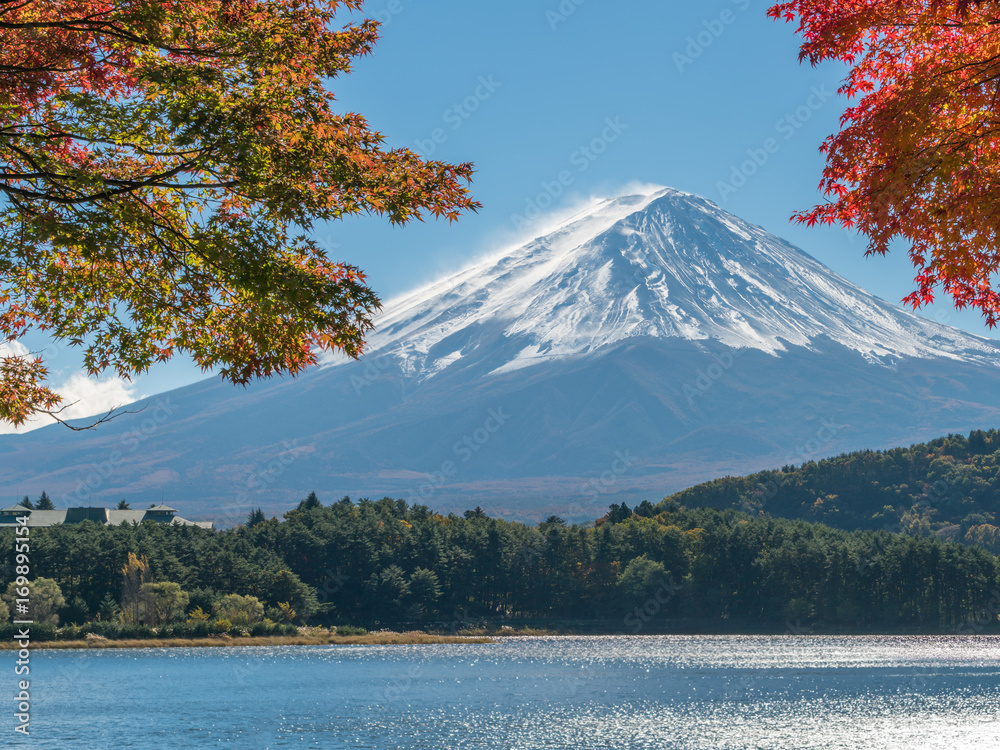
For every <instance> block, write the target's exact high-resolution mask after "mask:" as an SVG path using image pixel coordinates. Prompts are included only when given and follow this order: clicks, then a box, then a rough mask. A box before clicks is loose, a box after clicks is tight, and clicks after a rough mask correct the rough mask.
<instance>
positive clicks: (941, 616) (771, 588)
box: [2, 495, 1000, 633]
mask: <svg viewBox="0 0 1000 750" xmlns="http://www.w3.org/2000/svg"><path fill="white" fill-rule="evenodd" d="M2 535H3V540H2V547H3V548H4V549H8V550H11V549H13V538H12V535H13V531H12V530H4V531H3V532H2ZM31 540H32V553H31V558H32V570H33V574H34V575H36V576H44V577H47V578H51V579H53V580H55V581H56V582H57V583H58V585H59V587H60V589H61V591H62V594H63V596H64V598H65V606H64V607H63V608H62V610H61V611H60V617H61V621H62V622H63V623H78V624H79V623H83V622H86V621H92V620H95V619H100V620H104V621H107V620H110V619H113V618H115V617H116V616H120V611H119V610H118V608H119V607H120V602H121V596H122V586H123V580H122V567H123V565H125V564H126V562H127V561H128V559H129V554H130V553H131V554H133V555H138V556H145V557H146V558H148V561H149V568H150V573H151V580H152V581H153V582H166V581H169V582H172V583H176V584H179V586H180V587H181V589H182V590H183V591H184V592H185V593H186V594H187V596H188V607H187V609H188V611H191V610H194V608H196V607H198V608H200V610H202V611H204V612H210V611H212V608H213V606H215V605H217V602H218V600H219V599H220V597H222V596H223V595H227V594H240V595H244V596H252V597H257V598H258V599H259V600H260V601H261V603H262V604H263V606H264V607H266V608H267V610H266V611H267V612H269V613H270V614H269V617H274V618H278V617H279V616H280V615H281V613H282V610H279V607H282V606H283V607H284V609H283V611H284V612H286V613H287V612H288V611H289V609H290V610H293V611H294V612H295V619H296V621H297V622H303V621H304V622H310V623H316V624H328V625H329V624H352V625H357V626H364V627H368V628H374V627H395V626H398V625H406V626H411V627H412V626H417V627H423V628H425V629H431V630H435V629H437V630H448V631H457V630H462V629H466V628H469V627H474V626H475V625H476V624H477V623H482V622H489V623H492V624H501V623H511V624H515V625H516V624H525V623H528V624H536V625H537V624H541V623H551V624H556V625H558V624H559V623H563V622H568V621H580V620H588V621H592V622H600V623H601V625H600V628H601V629H603V630H606V631H611V632H624V633H630V632H656V631H658V630H670V629H675V630H684V629H696V630H702V631H712V630H730V631H731V630H739V629H742V628H747V629H771V630H777V631H778V632H782V631H783V630H785V629H787V628H789V627H792V626H794V627H796V628H798V627H802V628H806V629H807V628H816V629H824V628H825V629H831V630H833V629H838V630H850V629H857V630H873V629H874V630H878V629H894V630H906V629H912V630H917V629H924V630H939V631H940V630H944V631H953V632H980V631H982V630H983V629H984V628H987V627H988V628H995V627H996V620H997V611H998V595H1000V594H998V592H1000V561H998V559H997V558H996V557H995V556H993V555H991V554H989V553H988V552H986V551H985V550H983V549H980V548H978V547H973V546H968V545H961V544H956V543H951V542H946V541H943V540H940V539H938V538H935V537H933V536H930V537H915V536H909V535H904V534H893V533H889V532H886V531H880V530H870V531H857V532H848V531H844V530H839V529H834V528H831V527H829V526H825V525H820V524H815V523H807V522H805V521H801V520H788V519H780V518H770V517H759V516H754V515H750V514H746V513H742V512H739V511H736V510H734V509H726V510H714V509H704V508H702V509H685V508H683V507H681V506H679V505H678V504H676V503H675V502H673V501H667V502H665V503H662V504H661V505H659V506H656V507H654V506H653V505H652V504H650V503H648V502H646V503H643V504H641V505H640V506H638V507H637V508H635V509H634V510H633V509H630V508H628V507H627V506H613V507H612V509H611V512H610V513H609V514H608V515H607V516H605V517H604V518H602V519H600V520H598V521H597V522H596V524H588V525H568V524H566V523H564V522H563V521H562V520H561V519H559V518H556V517H551V518H549V519H548V520H547V521H546V522H544V523H542V524H539V525H537V526H528V525H525V524H521V523H516V522H508V521H503V520H500V519H496V518H490V517H488V516H487V515H486V514H485V513H483V512H482V511H481V510H480V509H476V510H472V511H467V512H466V513H465V514H463V515H455V514H450V515H447V516H444V515H440V514H437V513H435V512H433V511H432V510H430V509H429V508H427V507H424V506H420V505H417V506H409V505H407V503H406V502H404V501H402V500H392V499H388V498H386V499H382V500H378V501H371V500H367V499H365V500H361V501H359V502H353V501H351V500H350V499H349V498H343V499H341V500H339V501H336V502H333V503H332V504H329V505H324V504H322V503H321V502H320V500H319V499H318V498H316V496H315V495H310V497H309V498H307V499H306V500H304V501H303V502H302V503H300V504H299V506H298V508H296V509H294V510H292V511H290V512H288V513H285V514H284V518H283V519H280V520H279V519H276V518H271V519H267V518H265V517H264V515H263V514H262V513H259V512H254V513H252V514H251V517H250V518H249V519H248V521H247V523H246V524H244V525H241V526H239V527H237V528H235V529H230V530H225V531H211V530H206V529H201V528H195V527H190V526H169V525H159V524H152V523H148V524H143V525H140V526H135V525H133V526H124V525H123V526H119V527H106V526H99V525H96V524H93V523H90V522H84V523H80V524H73V525H63V526H55V527H52V528H48V529H33V530H32V534H31ZM4 576H5V580H4V581H3V587H5V586H6V583H7V581H9V580H10V579H11V578H12V575H11V569H10V568H9V567H8V568H6V569H5V570H4ZM185 616H188V615H187V614H186V613H178V617H179V618H183V617H185Z"/></svg>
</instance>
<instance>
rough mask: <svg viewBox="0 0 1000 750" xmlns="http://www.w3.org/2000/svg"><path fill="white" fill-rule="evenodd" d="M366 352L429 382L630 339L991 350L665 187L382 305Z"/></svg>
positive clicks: (593, 210) (966, 354) (957, 353)
mask: <svg viewBox="0 0 1000 750" xmlns="http://www.w3.org/2000/svg"><path fill="white" fill-rule="evenodd" d="M385 309H386V312H385V313H384V314H383V315H382V316H380V318H379V319H378V320H377V322H376V331H375V333H374V334H373V335H372V336H371V337H370V339H369V348H368V356H369V357H381V356H392V357H394V358H398V359H399V361H400V364H401V366H402V367H403V370H404V372H408V373H410V374H412V375H416V376H418V377H419V378H426V377H432V376H433V375H435V374H436V373H438V372H441V371H443V370H445V369H447V368H450V367H453V366H455V365H456V363H459V362H461V361H463V360H464V361H466V363H468V361H469V360H470V359H473V360H477V361H478V360H479V359H481V357H475V356H472V355H474V354H475V353H476V352H479V354H480V355H483V356H488V360H489V364H490V367H489V369H488V370H487V372H490V373H501V372H508V371H511V370H516V369H519V368H522V367H528V366H531V365H533V364H537V363H540V362H543V361H548V360H552V359H560V358H566V357H578V356H585V355H588V354H590V353H593V352H595V351H597V350H599V349H602V348H604V347H606V346H609V345H612V344H616V343H619V342H621V341H623V340H625V339H631V338H636V337H652V338H657V339H671V338H679V339H686V340H692V341H707V340H716V341H718V342H720V343H722V344H725V345H727V346H730V347H733V348H739V349H743V348H753V349H758V350H762V351H765V352H768V353H770V354H773V355H780V354H781V353H782V352H784V351H786V350H787V349H788V347H790V346H801V347H807V348H812V347H815V346H816V345H817V342H818V341H819V340H820V339H823V338H825V339H830V340H832V341H835V342H836V343H838V344H841V345H843V346H845V347H847V348H849V349H853V350H855V351H857V352H859V353H860V354H862V355H863V356H864V357H866V358H868V359H870V360H872V361H876V362H880V363H891V362H894V361H895V360H897V359H898V358H901V357H918V358H922V357H947V358H954V359H963V360H967V361H970V360H972V361H978V360H980V359H982V360H984V361H985V360H989V361H991V362H995V359H994V358H995V356H996V346H995V344H994V342H991V341H988V340H986V339H982V338H979V337H976V336H973V335H970V334H966V333H963V332H961V331H957V330H955V329H952V328H948V327H946V326H942V325H939V324H937V323H934V322H932V321H929V320H927V319H925V318H922V317H919V316H917V315H913V314H911V313H908V312H906V311H903V310H901V309H899V308H897V307H895V306H893V305H891V304H889V303H887V302H885V301H883V300H880V299H877V298H876V297H874V296H872V295H871V294H869V293H868V292H866V291H864V290H863V289H861V288H860V287H858V286H856V285H855V284H852V283H851V282H849V281H847V280H846V279H844V278H843V277H841V276H838V275H837V274H835V273H834V272H833V271H831V270H830V269H828V268H826V267H825V266H823V265H822V264H821V263H819V262H817V261H816V260H814V259H813V258H811V257H810V256H809V255H807V254H806V253H804V252H802V251H801V250H799V249H797V248H795V247H793V246H792V245H790V244H788V243H787V242H785V241H783V240H781V239H780V238H778V237H775V236H774V235H772V234H770V233H768V232H766V231H764V230H763V229H761V228H760V227H757V226H754V225H752V224H749V223H747V222H745V221H743V220H741V219H739V218H737V217H735V216H733V215H732V214H729V213H727V212H726V211H724V210H722V209H721V208H719V207H718V206H717V205H715V204H713V203H711V202H710V201H707V200H705V199H704V198H700V197H698V196H694V195H691V194H687V193H682V192H679V191H677V190H673V189H671V188H663V189H660V190H655V191H652V192H649V193H647V194H638V195H626V196H621V197H618V198H613V199H609V200H605V201H601V202H598V203H596V204H595V205H593V206H591V207H589V208H588V209H587V210H585V211H583V212H581V213H579V214H577V215H575V216H573V217H571V218H569V219H567V220H566V221H564V222H562V223H561V224H560V225H559V226H557V227H555V228H554V229H552V230H550V231H548V232H546V233H545V234H543V235H541V236H538V237H536V238H535V239H533V240H531V241H529V242H526V243H524V244H523V245H521V246H519V247H515V248H512V249H509V250H506V251H504V252H502V253H499V254H497V255H495V256H492V257H489V258H486V259H484V260H481V261H479V262H477V263H475V264H474V265H472V266H470V267H468V268H466V269H464V270H462V271H460V272H458V273H455V274H453V275H451V276H448V277H445V278H443V279H441V280H439V281H437V282H434V283H432V284H429V285H427V286H425V287H423V288H422V289H419V290H417V291H415V292H413V293H411V294H409V295H406V296H404V297H401V298H397V299H395V300H392V301H390V302H389V303H387V304H386V308H385Z"/></svg>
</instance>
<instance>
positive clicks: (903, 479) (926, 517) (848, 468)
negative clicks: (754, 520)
mask: <svg viewBox="0 0 1000 750" xmlns="http://www.w3.org/2000/svg"><path fill="white" fill-rule="evenodd" d="M667 502H674V503H680V504H683V505H685V506H687V507H691V508H703V507H709V508H736V509H739V510H743V511H746V512H747V513H750V514H752V515H768V516H781V517H783V518H797V519H802V520H806V521H818V522H821V523H824V524H828V525H830V526H835V527H837V528H841V529H849V530H853V529H884V530H887V531H894V532H901V533H906V534H911V535H914V536H925V537H926V536H931V535H934V536H937V537H939V538H941V539H949V540H955V541H961V542H964V543H966V544H974V545H977V546H980V547H983V548H985V549H987V550H989V551H991V552H992V553H993V554H995V555H1000V528H998V526H997V512H998V509H1000V432H998V431H996V430H989V431H983V430H975V431H973V432H971V433H970V434H969V436H968V437H964V436H962V435H949V436H948V437H944V438H939V439H937V440H932V441H930V442H928V443H921V444H919V445H913V446H910V447H909V448H894V449H892V450H886V451H857V452H855V453H847V454H844V455H841V456H837V457H835V458H830V459H825V460H823V461H809V462H808V463H805V464H802V465H801V466H785V467H783V468H782V469H781V470H780V471H779V470H775V471H762V472H759V473H757V474H750V475H748V476H745V477H725V478H723V479H716V480H714V481H711V482H706V483H705V484H700V485H697V486H696V487H691V488H690V489H687V490H684V491H682V492H678V493H676V494H674V495H672V496H670V497H669V498H667Z"/></svg>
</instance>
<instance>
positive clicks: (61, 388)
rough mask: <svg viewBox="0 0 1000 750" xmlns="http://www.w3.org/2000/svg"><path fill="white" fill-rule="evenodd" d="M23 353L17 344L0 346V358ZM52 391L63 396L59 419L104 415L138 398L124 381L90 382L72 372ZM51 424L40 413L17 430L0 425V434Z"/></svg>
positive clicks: (116, 379) (7, 425)
mask: <svg viewBox="0 0 1000 750" xmlns="http://www.w3.org/2000/svg"><path fill="white" fill-rule="evenodd" d="M25 354H28V349H27V348H26V347H25V346H24V345H23V344H21V343H20V342H17V341H13V342H9V343H7V344H0V356H8V357H9V356H11V355H13V356H15V357H21V356H24V355H25ZM53 390H55V392H56V393H58V394H59V395H60V396H62V397H63V400H62V404H63V405H64V406H65V407H66V408H65V409H63V411H61V412H60V413H59V417H60V418H61V419H79V418H82V417H90V416H94V415H104V414H106V413H107V412H108V410H109V409H112V408H114V407H116V406H125V405H126V404H130V403H132V402H133V401H136V400H137V399H138V398H141V397H140V396H138V395H137V394H136V392H135V386H134V385H133V384H131V383H129V382H128V381H127V380H123V379H122V378H119V377H110V378H97V379H94V378H89V377H87V375H86V374H85V373H82V372H77V373H74V374H73V375H71V376H70V377H69V378H68V379H67V380H66V381H64V382H63V383H62V384H61V385H58V386H56V387H55V388H54V389H53ZM54 421H55V420H53V419H52V418H51V417H49V416H48V415H46V414H41V415H38V416H35V417H32V418H31V419H29V420H28V421H27V422H26V423H25V424H23V425H21V426H20V427H14V426H13V425H11V424H8V423H4V422H0V434H8V433H14V432H17V433H21V432H29V431H31V430H36V429H38V428H39V427H45V426H47V425H50V424H53V423H54Z"/></svg>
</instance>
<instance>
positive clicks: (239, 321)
mask: <svg viewBox="0 0 1000 750" xmlns="http://www.w3.org/2000/svg"><path fill="white" fill-rule="evenodd" d="M360 5H361V3H360V1H359V0H114V2H100V1H95V0H58V1H57V0H0V420H6V421H10V422H13V423H15V424H18V423H21V422H23V421H24V420H25V419H26V418H27V417H28V416H30V415H31V414H32V413H34V412H37V411H40V410H52V409H54V407H56V406H57V404H58V403H59V395H58V394H57V393H55V392H53V391H52V390H50V388H49V387H48V386H47V385H46V383H45V379H46V376H47V371H46V367H45V363H44V362H42V361H41V360H40V359H38V358H35V357H33V356H14V353H13V351H14V350H13V349H12V348H11V346H10V344H11V342H13V341H14V340H15V339H17V338H18V337H21V336H23V335H24V334H25V333H27V332H28V331H30V330H32V329H34V330H40V331H45V332H47V334H48V335H50V336H53V337H55V338H56V339H58V340H62V341H65V342H69V343H72V344H74V345H76V346H79V347H82V350H83V353H84V358H85V363H86V366H87V368H88V370H89V371H90V372H91V374H97V373H101V372H104V371H112V372H115V373H117V374H118V375H121V376H123V377H128V376H130V375H133V374H135V373H137V372H142V371H143V370H144V369H146V368H147V367H148V366H150V365H151V364H153V363H155V362H158V361H163V360H166V359H168V358H169V357H171V356H172V355H173V354H175V353H178V352H184V353H187V354H189V355H191V356H192V357H193V359H194V360H195V361H196V362H197V363H198V364H199V365H201V366H202V367H204V368H218V369H219V370H220V372H221V373H222V374H223V375H224V376H225V377H227V378H228V379H229V380H231V381H233V382H236V383H245V382H247V381H249V380H250V379H252V378H255V377H265V376H268V375H272V374H276V373H295V372H298V371H300V370H302V369H303V368H304V367H306V366H308V365H309V364H311V363H313V362H315V360H316V357H317V354H318V352H320V351H322V350H324V349H337V350H340V351H343V352H346V353H347V354H349V355H357V354H358V353H359V352H360V350H361V347H362V345H363V340H364V334H365V332H366V331H367V330H368V329H369V328H370V326H371V316H372V315H373V314H374V313H375V312H376V311H377V309H378V299H377V297H376V296H375V294H374V293H373V292H372V291H371V289H369V288H368V286H367V285H366V283H365V280H364V277H363V275H362V274H361V272H360V271H359V270H358V269H357V268H355V267H352V266H350V265H346V264H343V263H338V262H335V261H334V260H332V259H330V258H328V257H327V255H326V253H325V252H324V250H323V249H322V248H321V247H320V246H319V245H318V244H317V243H316V242H315V241H313V240H311V239H310V238H309V236H308V235H309V230H310V229H311V228H312V227H313V226H314V224H315V222H317V221H322V220H330V219H337V218H340V217H342V216H344V215H347V214H356V213H361V212H367V213H375V214H379V215H383V216H385V217H387V218H388V219H389V220H390V221H391V222H394V223H405V222H407V221H409V220H411V219H413V218H421V217H422V216H425V215H433V216H438V217H446V218H448V219H455V218H456V217H457V216H458V214H459V213H460V212H462V211H464V210H469V209H475V208H476V207H477V205H478V204H476V203H475V202H474V201H473V200H472V199H471V197H470V195H469V193H468V188H467V182H468V180H469V178H470V177H471V174H472V168H471V166H470V165H468V164H462V165H457V166H453V165H449V164H444V163H441V162H431V161H425V160H423V159H421V158H420V157H418V156H417V155H415V154H414V153H412V152H410V151H409V150H406V149H393V150H389V149H384V148H383V147H382V142H383V139H382V136H381V135H380V134H379V133H377V132H375V131H373V130H371V129H370V128H369V126H368V124H367V122H366V121H365V119H364V118H363V117H361V116H360V115H358V114H353V113H340V114H338V113H337V111H336V108H335V103H334V100H333V96H332V95H331V94H330V93H329V90H328V87H327V86H328V84H329V79H331V78H334V77H335V76H337V75H338V74H340V73H345V72H349V71H350V69H351V64H352V62H353V61H354V60H355V59H356V58H357V57H358V56H361V55H366V54H368V53H369V52H371V50H372V48H373V45H374V44H375V42H376V39H377V35H378V27H377V24H375V23H373V22H371V21H362V22H358V23H349V24H344V23H339V24H338V23H337V19H336V16H337V14H338V12H344V11H354V10H358V9H359V8H360ZM4 342H7V346H6V348H4V346H3V345H4ZM4 352H6V354H4Z"/></svg>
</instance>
